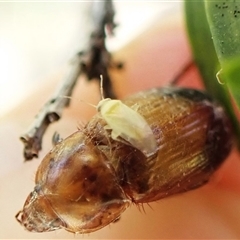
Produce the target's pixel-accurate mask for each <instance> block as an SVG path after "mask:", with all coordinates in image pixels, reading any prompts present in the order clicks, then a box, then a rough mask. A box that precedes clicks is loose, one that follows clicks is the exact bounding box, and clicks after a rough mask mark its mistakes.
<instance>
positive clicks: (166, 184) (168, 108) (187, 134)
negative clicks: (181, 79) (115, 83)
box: [122, 88, 232, 202]
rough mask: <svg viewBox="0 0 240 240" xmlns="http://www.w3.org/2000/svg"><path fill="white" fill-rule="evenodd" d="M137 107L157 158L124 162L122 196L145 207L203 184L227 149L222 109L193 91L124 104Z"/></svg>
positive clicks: (164, 92)
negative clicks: (149, 131) (154, 144)
mask: <svg viewBox="0 0 240 240" xmlns="http://www.w3.org/2000/svg"><path fill="white" fill-rule="evenodd" d="M124 103H125V104H127V105H130V106H132V105H134V104H136V103H138V105H139V108H138V110H137V111H138V112H139V113H140V114H141V115H142V116H143V117H144V118H145V119H146V120H147V122H148V123H149V125H150V126H151V128H152V130H153V132H154V135H155V137H156V139H157V141H158V148H159V150H158V154H157V156H156V157H155V158H154V159H150V158H149V159H146V160H145V161H144V160H143V159H141V157H140V156H139V155H138V154H136V155H134V157H132V158H131V159H130V158H129V159H128V160H127V162H126V161H125V162H124V161H123V162H122V167H123V168H124V169H125V170H123V171H124V172H126V173H125V177H126V181H125V182H126V183H128V184H126V186H125V188H126V191H127V192H128V194H129V195H130V196H131V198H133V199H134V201H135V202H148V201H154V200H157V199H159V198H163V197H166V196H169V195H172V194H176V193H180V192H184V191H187V190H190V189H193V188H196V187H198V186H200V185H202V184H204V183H205V182H207V181H208V180H209V178H210V176H211V175H212V173H213V172H214V171H215V170H216V169H217V168H218V167H219V166H220V165H221V163H222V162H223V160H224V159H225V158H226V156H227V155H228V153H229V152H230V149H231V139H232V137H231V131H230V123H229V120H228V118H227V117H226V115H225V113H224V111H223V109H222V108H221V107H220V106H219V105H218V104H216V103H214V102H213V101H212V100H211V98H210V97H209V96H207V95H206V94H205V93H203V92H201V91H197V90H189V89H182V88H162V89H154V90H149V91H144V92H140V93H138V94H135V95H133V96H131V97H130V98H128V99H126V101H124Z"/></svg>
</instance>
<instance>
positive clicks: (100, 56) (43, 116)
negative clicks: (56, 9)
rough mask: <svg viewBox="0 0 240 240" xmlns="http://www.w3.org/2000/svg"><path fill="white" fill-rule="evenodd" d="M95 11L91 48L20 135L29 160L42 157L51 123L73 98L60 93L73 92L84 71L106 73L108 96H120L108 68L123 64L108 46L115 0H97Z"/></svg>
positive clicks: (96, 75)
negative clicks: (40, 153)
mask: <svg viewBox="0 0 240 240" xmlns="http://www.w3.org/2000/svg"><path fill="white" fill-rule="evenodd" d="M92 14H93V23H94V29H93V31H92V34H91V36H90V39H89V46H88V48H87V49H86V50H85V51H82V52H80V53H78V54H77V56H76V57H75V60H74V61H73V63H72V65H71V69H70V71H69V73H68V74H67V75H66V77H65V78H64V79H63V82H62V83H61V85H60V88H59V89H58V90H57V91H56V93H55V94H54V95H53V96H52V98H51V99H50V100H49V101H48V102H47V103H46V104H45V105H44V106H43V107H42V109H41V110H40V112H39V113H38V115H37V116H36V117H35V120H34V121H33V123H32V125H31V126H30V128H29V130H28V131H27V132H26V133H25V134H23V135H22V136H21V137H20V139H21V140H22V142H23V143H24V158H25V161H28V160H31V159H33V158H34V157H38V153H39V151H40V150H41V148H42V138H43V135H44V133H45V131H46V130H47V128H48V126H49V125H50V124H51V123H53V122H55V121H57V120H59V119H60V118H61V116H62V112H63V109H64V108H65V107H68V106H69V103H70V99H67V98H63V97H60V96H71V95H72V91H73V89H74V87H75V85H76V82H77V80H78V78H79V76H80V75H81V74H83V75H85V76H86V78H87V79H88V80H89V81H91V80H96V79H97V80H99V82H100V75H102V77H103V79H104V83H103V84H104V86H103V89H104V96H106V97H110V98H116V96H115V94H114V92H113V90H112V84H111V79H110V76H109V74H108V68H110V67H117V68H120V67H121V64H120V63H115V62H113V61H112V59H111V54H110V53H109V52H108V50H107V48H106V45H105V39H106V37H107V35H106V31H107V32H108V34H113V30H114V28H115V27H116V24H115V23H114V9H113V4H112V1H111V0H105V1H95V2H94V3H93V9H92Z"/></svg>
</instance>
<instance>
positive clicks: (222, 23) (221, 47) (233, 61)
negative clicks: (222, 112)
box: [205, 0, 240, 108]
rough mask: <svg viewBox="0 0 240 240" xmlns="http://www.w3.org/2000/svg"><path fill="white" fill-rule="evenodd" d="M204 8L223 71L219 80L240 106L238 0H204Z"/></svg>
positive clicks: (239, 7)
mask: <svg viewBox="0 0 240 240" xmlns="http://www.w3.org/2000/svg"><path fill="white" fill-rule="evenodd" d="M205 8H206V15H207V19H208V23H209V26H210V30H211V34H212V37H213V42H214V46H215V49H216V52H217V56H218V59H219V62H220V64H221V68H222V70H223V72H224V75H223V78H224V79H221V80H222V82H223V83H224V84H226V85H227V87H228V89H229V91H230V92H231V94H232V96H233V98H234V99H235V101H236V104H237V106H238V108H240V98H239V93H238V92H240V77H239V76H240V61H239V60H240V1H235V0H226V1H220V0H218V1H211V0H205ZM231 65H233V66H231ZM231 71H233V72H231Z"/></svg>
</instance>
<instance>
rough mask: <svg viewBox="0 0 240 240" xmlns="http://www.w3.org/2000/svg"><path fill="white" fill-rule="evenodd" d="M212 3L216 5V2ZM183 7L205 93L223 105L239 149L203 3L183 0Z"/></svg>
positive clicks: (239, 132) (238, 132)
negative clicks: (220, 79)
mask: <svg viewBox="0 0 240 240" xmlns="http://www.w3.org/2000/svg"><path fill="white" fill-rule="evenodd" d="M214 3H215V4H216V1H214ZM184 7H185V20H186V27H187V32H188V37H189V41H190V45H191V48H192V53H193V57H194V60H195V62H196V65H197V67H198V69H199V72H200V74H201V76H202V79H203V82H204V85H205V87H206V89H207V91H208V92H209V94H210V95H212V96H213V97H214V98H215V99H217V100H218V101H219V102H220V103H221V104H222V105H223V107H224V108H225V110H226V112H227V114H228V115H229V117H230V119H231V121H232V125H233V128H234V134H235V136H236V139H237V142H238V146H239V149H240V126H239V121H238V119H237V117H236V114H235V112H234V110H233V106H232V102H231V96H230V95H229V92H228V88H227V86H228V85H227V84H219V82H218V81H217V78H216V74H217V72H218V71H219V70H220V69H221V67H220V63H219V60H218V56H217V53H216V50H215V47H214V44H213V40H212V34H211V32H210V28H209V23H208V19H207V16H206V12H205V5H204V1H193V0H185V5H184ZM226 70H227V68H226ZM225 74H226V75H227V74H229V73H227V71H226V72H225V73H224V76H225ZM224 78H225V77H224ZM230 85H231V88H232V87H234V84H233V83H232V82H231V83H230V81H229V88H230Z"/></svg>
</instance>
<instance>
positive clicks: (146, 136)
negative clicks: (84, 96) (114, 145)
mask: <svg viewBox="0 0 240 240" xmlns="http://www.w3.org/2000/svg"><path fill="white" fill-rule="evenodd" d="M100 78H101V82H100V91H101V97H102V100H101V101H100V102H99V103H98V105H97V111H98V112H99V113H100V114H101V116H102V118H103V119H104V120H105V121H106V122H107V125H108V126H107V127H106V129H111V130H112V132H111V137H112V139H114V140H117V141H123V142H127V143H130V145H132V146H133V147H135V148H137V149H138V150H140V151H141V152H142V153H143V154H144V155H145V156H147V157H149V156H151V155H153V154H154V153H156V151H157V150H158V148H157V142H156V139H155V137H154V134H153V131H152V129H151V127H150V126H149V124H148V123H147V121H146V120H145V119H144V117H143V116H142V115H140V114H139V113H138V112H137V111H135V110H134V109H133V108H130V107H128V106H127V105H125V104H124V103H123V102H122V101H120V100H116V99H110V98H104V96H103V78H102V76H100Z"/></svg>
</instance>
